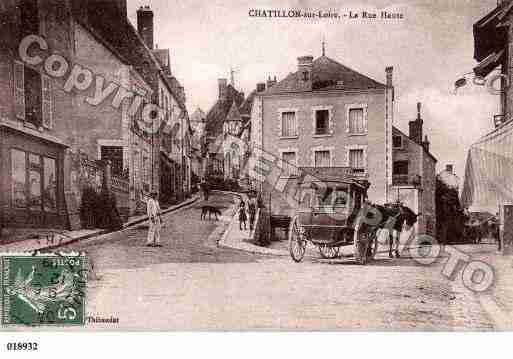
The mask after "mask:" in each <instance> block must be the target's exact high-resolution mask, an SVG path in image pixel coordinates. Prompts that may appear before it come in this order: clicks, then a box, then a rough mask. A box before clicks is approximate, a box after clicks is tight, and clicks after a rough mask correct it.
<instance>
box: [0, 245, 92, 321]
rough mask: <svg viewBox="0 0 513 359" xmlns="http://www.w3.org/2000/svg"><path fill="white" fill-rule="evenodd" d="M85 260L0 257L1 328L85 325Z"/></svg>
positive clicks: (77, 255)
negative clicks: (6, 326) (13, 326)
mask: <svg viewBox="0 0 513 359" xmlns="http://www.w3.org/2000/svg"><path fill="white" fill-rule="evenodd" d="M87 264H88V263H87V257H86V256H85V255H84V254H83V253H69V254H61V253H56V254H36V255H33V254H5V255H2V254H0V269H1V287H0V288H1V290H0V293H1V296H2V325H31V326H38V325H54V326H69V325H84V322H85V320H84V319H85V314H84V313H85V311H84V309H85V297H86V295H85V294H86V284H87V268H88V266H87Z"/></svg>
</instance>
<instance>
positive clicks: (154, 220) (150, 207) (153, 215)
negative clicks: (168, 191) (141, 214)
mask: <svg viewBox="0 0 513 359" xmlns="http://www.w3.org/2000/svg"><path fill="white" fill-rule="evenodd" d="M146 210H147V213H148V221H149V228H148V239H147V240H146V245H147V246H149V247H161V246H162V245H161V244H160V229H161V227H162V218H161V216H160V205H159V202H158V200H157V192H152V193H151V198H149V199H148V202H146Z"/></svg>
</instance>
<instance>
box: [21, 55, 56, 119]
mask: <svg viewBox="0 0 513 359" xmlns="http://www.w3.org/2000/svg"><path fill="white" fill-rule="evenodd" d="M14 85H15V86H14V98H15V112H16V117H17V118H19V119H20V120H24V121H25V123H26V124H30V126H32V127H35V128H40V127H45V128H52V126H53V122H52V120H53V119H52V117H53V111H52V84H51V81H50V77H48V76H46V75H42V74H40V73H39V72H37V71H35V70H33V69H31V68H30V67H27V66H24V65H23V63H21V62H17V61H16V62H15V63H14Z"/></svg>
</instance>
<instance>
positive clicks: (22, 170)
mask: <svg viewBox="0 0 513 359" xmlns="http://www.w3.org/2000/svg"><path fill="white" fill-rule="evenodd" d="M26 171H27V168H26V160H25V152H23V151H18V150H11V196H12V197H11V198H12V207H16V208H25V207H26V206H27V195H26V189H25V185H26V182H27V177H26V175H27V172H26Z"/></svg>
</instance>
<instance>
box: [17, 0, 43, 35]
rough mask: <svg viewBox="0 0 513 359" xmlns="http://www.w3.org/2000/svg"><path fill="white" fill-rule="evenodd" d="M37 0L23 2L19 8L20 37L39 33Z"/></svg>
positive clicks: (24, 0)
mask: <svg viewBox="0 0 513 359" xmlns="http://www.w3.org/2000/svg"><path fill="white" fill-rule="evenodd" d="M37 2H38V0H23V1H21V6H20V15H21V27H20V28H21V30H22V35H23V36H27V35H31V34H38V33H39V12H38V7H37Z"/></svg>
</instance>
